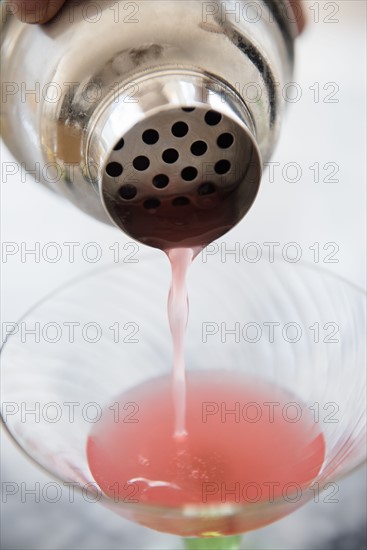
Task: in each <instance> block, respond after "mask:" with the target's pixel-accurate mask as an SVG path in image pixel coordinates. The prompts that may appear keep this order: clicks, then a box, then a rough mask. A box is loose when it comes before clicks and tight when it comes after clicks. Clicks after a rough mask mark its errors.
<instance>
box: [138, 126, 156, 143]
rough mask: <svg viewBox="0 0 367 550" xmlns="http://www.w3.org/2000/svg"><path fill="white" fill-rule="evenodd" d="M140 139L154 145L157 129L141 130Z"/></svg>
mask: <svg viewBox="0 0 367 550" xmlns="http://www.w3.org/2000/svg"><path fill="white" fill-rule="evenodd" d="M142 139H143V141H144V143H146V144H147V145H154V144H155V143H157V141H158V140H159V133H158V132H157V130H153V129H149V130H145V132H143V135H142Z"/></svg>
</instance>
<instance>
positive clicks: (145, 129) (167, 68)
mask: <svg viewBox="0 0 367 550" xmlns="http://www.w3.org/2000/svg"><path fill="white" fill-rule="evenodd" d="M1 10H2V11H1V16H2V39H1V67H2V105H1V123H2V135H3V139H4V141H5V143H6V144H7V146H8V148H9V149H10V151H11V152H12V154H13V155H14V157H15V158H16V159H17V160H18V161H20V162H22V163H23V167H24V168H25V169H26V170H29V171H30V172H31V171H32V170H34V166H35V164H36V163H39V165H41V166H42V170H41V172H40V173H41V180H42V182H43V183H44V184H45V185H47V186H48V187H49V188H51V189H53V190H54V191H56V192H58V193H60V194H62V195H64V196H66V197H67V198H68V199H69V200H71V201H72V202H73V203H74V204H76V205H77V206H78V207H79V208H81V209H82V210H84V211H85V212H87V213H89V214H91V215H92V216H94V217H95V218H97V219H99V220H102V221H105V222H109V223H113V224H115V225H116V226H118V227H119V228H121V229H122V230H123V231H125V232H126V233H127V234H129V235H130V236H132V237H133V238H135V239H137V240H139V241H141V242H143V243H145V244H148V245H151V246H155V247H159V248H164V249H166V248H170V247H182V246H199V245H205V244H207V243H208V242H210V241H212V240H214V239H215V238H217V237H219V236H221V235H223V234H224V233H225V232H226V231H228V230H229V229H230V228H231V227H233V226H234V225H235V224H236V223H237V222H238V221H240V220H241V219H242V218H243V216H244V215H245V214H246V212H247V211H248V210H249V208H250V206H251V205H252V203H253V201H254V199H255V197H256V194H257V191H258V188H259V184H260V179H261V170H262V165H263V163H264V162H266V161H267V160H268V159H269V157H270V155H271V153H272V150H273V148H274V145H275V143H276V140H277V137H278V133H279V128H280V121H281V115H282V110H283V103H284V99H283V97H282V88H283V86H284V84H285V83H286V82H289V81H290V80H291V77H292V70H293V62H294V40H295V37H296V36H297V24H296V21H295V19H294V18H293V17H292V16H291V13H292V11H291V10H290V5H289V2H288V1H287V0H270V1H268V0H255V1H253V0H251V1H250V0H221V1H220V0H208V1H202V0H187V1H186V0H134V1H128V0H103V1H102V2H95V1H93V0H77V1H75V2H67V3H66V4H65V6H64V8H63V9H62V10H61V12H60V13H59V14H58V15H57V17H55V18H54V19H53V20H52V21H51V22H49V23H47V24H46V25H42V26H40V25H27V24H24V23H22V22H20V21H19V20H18V19H16V18H15V17H14V16H12V15H10V14H9V13H8V12H7V10H6V7H5V6H4V5H2V7H1Z"/></svg>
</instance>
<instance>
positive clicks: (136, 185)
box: [86, 68, 262, 249]
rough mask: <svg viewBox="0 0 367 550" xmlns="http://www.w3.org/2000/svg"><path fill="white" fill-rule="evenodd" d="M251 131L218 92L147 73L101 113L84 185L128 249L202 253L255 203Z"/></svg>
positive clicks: (180, 74)
mask: <svg viewBox="0 0 367 550" xmlns="http://www.w3.org/2000/svg"><path fill="white" fill-rule="evenodd" d="M253 131H254V129H253V125H252V120H251V117H250V115H249V113H248V111H247V109H246V106H245V104H244V102H243V101H242V100H241V99H240V98H239V96H238V95H237V94H236V92H235V91H234V90H232V89H231V88H230V87H229V86H227V85H226V84H224V83H223V82H221V81H218V80H217V79H216V78H214V77H212V76H210V75H206V74H202V73H199V72H198V73H196V72H194V71H186V70H181V71H179V70H178V69H177V68H175V69H166V70H160V71H155V72H154V73H151V72H150V73H148V74H145V75H142V76H141V77H140V78H139V79H134V82H130V83H129V84H128V85H126V86H123V85H122V86H121V93H119V94H117V95H116V94H115V95H114V97H112V98H110V99H109V102H108V103H107V104H103V103H102V105H101V106H100V107H99V108H98V109H97V112H96V113H95V115H94V116H93V118H92V120H91V124H90V133H89V137H88V141H87V146H86V147H87V166H88V169H89V177H90V178H91V179H92V180H94V181H98V182H99V186H100V189H99V192H100V193H101V197H102V200H103V203H104V205H105V208H106V210H107V212H108V214H109V216H110V218H111V219H112V221H113V222H114V223H115V224H116V225H117V226H118V227H120V228H121V229H123V230H124V231H125V232H126V233H127V234H129V235H130V236H131V237H133V238H134V239H137V240H139V241H140V242H143V243H145V244H148V245H150V246H154V247H157V248H161V249H167V248H172V247H183V246H201V245H205V244H208V243H209V242H211V241H212V240H214V239H216V238H218V237H220V236H221V235H223V234H224V233H226V232H227V231H228V230H229V229H231V228H232V227H233V226H234V225H235V224H236V223H237V222H238V221H240V220H241V219H242V217H243V216H244V215H245V214H246V212H247V211H248V210H249V208H250V206H251V205H252V203H253V201H254V199H255V197H256V194H257V191H258V188H259V184H260V179H261V165H262V162H261V158H260V153H259V150H258V147H257V144H256V142H255V139H254V137H253ZM96 171H97V172H98V174H97V173H96Z"/></svg>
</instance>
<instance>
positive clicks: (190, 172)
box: [181, 166, 198, 181]
mask: <svg viewBox="0 0 367 550" xmlns="http://www.w3.org/2000/svg"><path fill="white" fill-rule="evenodd" d="M197 175H198V171H197V169H196V168H194V166H187V167H186V168H184V169H183V170H182V172H181V177H182V179H183V180H185V181H193V180H194V179H195V178H196V176H197Z"/></svg>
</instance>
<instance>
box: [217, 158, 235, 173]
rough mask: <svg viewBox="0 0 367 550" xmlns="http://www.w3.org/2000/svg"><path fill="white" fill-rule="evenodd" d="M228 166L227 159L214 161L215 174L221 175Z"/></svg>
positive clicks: (227, 169) (225, 171)
mask: <svg viewBox="0 0 367 550" xmlns="http://www.w3.org/2000/svg"><path fill="white" fill-rule="evenodd" d="M230 168H231V163H230V162H229V160H219V161H218V162H217V163H216V165H215V167H214V170H215V171H216V173H217V174H220V175H223V174H226V173H227V172H228V171H229V169H230Z"/></svg>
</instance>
